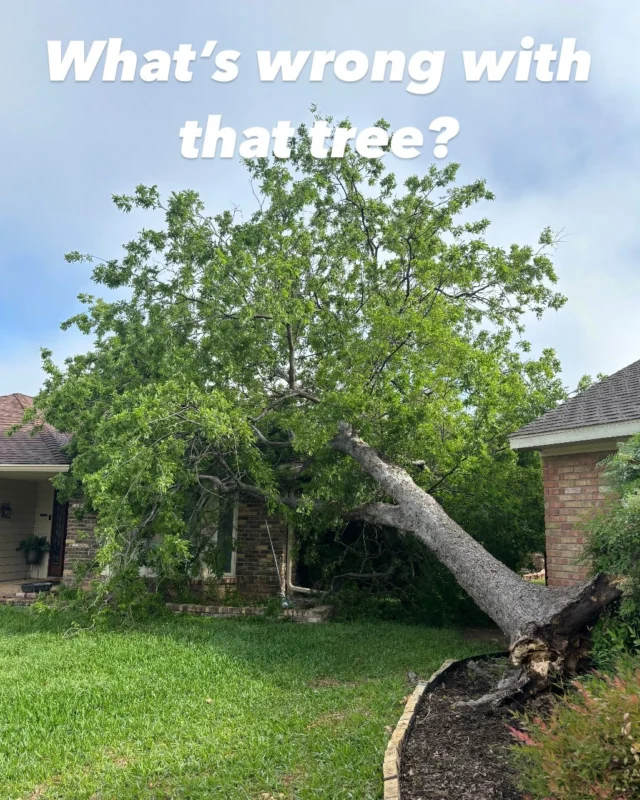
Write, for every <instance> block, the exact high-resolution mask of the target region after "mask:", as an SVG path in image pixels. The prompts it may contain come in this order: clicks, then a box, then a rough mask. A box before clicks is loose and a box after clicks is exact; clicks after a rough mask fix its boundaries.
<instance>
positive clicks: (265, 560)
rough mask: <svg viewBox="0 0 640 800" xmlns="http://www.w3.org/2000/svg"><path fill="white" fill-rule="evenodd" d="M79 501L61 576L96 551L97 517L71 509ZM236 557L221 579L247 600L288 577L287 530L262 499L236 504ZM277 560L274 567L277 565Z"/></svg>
mask: <svg viewBox="0 0 640 800" xmlns="http://www.w3.org/2000/svg"><path fill="white" fill-rule="evenodd" d="M78 506H79V503H78V502H75V503H70V507H69V518H68V522H67V537H66V547H65V556H64V577H65V578H70V577H72V576H73V575H74V572H77V570H78V567H80V566H85V565H86V564H90V563H91V562H93V560H94V559H95V556H96V553H97V551H98V541H97V539H96V536H95V527H96V523H97V518H96V517H95V516H94V515H93V514H86V515H84V516H83V517H82V518H80V519H78V517H77V516H76V515H75V514H74V513H73V512H74V511H75V510H77V508H78ZM235 525H236V531H235V557H234V560H233V571H232V574H230V575H226V576H225V577H224V578H222V579H221V580H220V585H221V586H226V587H229V586H232V587H235V588H236V589H237V590H238V593H239V594H240V596H241V597H243V598H246V599H248V600H255V599H261V598H265V597H275V596H277V595H278V594H279V593H280V591H281V587H282V586H283V585H285V582H286V580H287V556H288V548H289V531H288V528H287V524H286V522H285V521H284V520H283V519H282V518H281V517H275V516H272V515H269V514H267V512H266V508H265V505H264V503H262V502H260V501H257V500H253V499H251V500H244V501H242V500H241V501H240V502H238V504H237V511H236V523H235ZM276 561H277V565H278V566H277V568H276Z"/></svg>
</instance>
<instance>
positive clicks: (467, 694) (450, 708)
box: [401, 659, 523, 800]
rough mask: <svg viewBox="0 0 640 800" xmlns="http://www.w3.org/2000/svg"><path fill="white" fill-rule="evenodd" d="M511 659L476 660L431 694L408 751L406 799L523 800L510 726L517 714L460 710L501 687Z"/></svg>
mask: <svg viewBox="0 0 640 800" xmlns="http://www.w3.org/2000/svg"><path fill="white" fill-rule="evenodd" d="M506 667H507V662H506V660H505V659H492V660H485V661H478V662H473V663H472V664H471V665H470V666H467V665H465V666H461V667H459V668H458V669H456V670H455V671H453V672H452V673H450V674H449V675H448V676H447V677H446V678H445V680H444V682H443V683H442V684H440V686H438V687H437V688H436V689H434V691H433V692H432V693H430V694H428V695H426V696H425V698H424V702H423V704H422V706H421V708H420V710H419V712H418V715H417V717H416V720H415V724H414V728H413V730H412V732H411V734H410V735H409V738H408V741H407V742H406V744H405V746H404V748H403V752H402V775H401V791H402V800H453V799H454V798H455V800H485V798H486V800H522V798H523V795H522V794H521V793H520V792H519V791H518V789H517V788H516V782H517V775H516V772H515V769H514V767H513V763H512V755H511V746H512V745H513V743H514V739H513V737H512V735H511V734H510V733H509V731H508V729H507V725H513V726H514V727H516V725H515V724H514V722H515V720H514V717H513V710H512V709H508V708H502V709H499V710H498V711H496V712H494V713H492V714H487V713H486V712H485V711H480V710H476V709H473V708H456V707H454V705H455V703H458V702H460V701H464V700H471V699H474V698H477V697H480V696H481V695H483V694H485V693H486V692H488V691H490V690H491V689H493V688H495V685H496V683H497V682H498V680H499V679H500V676H501V675H502V674H503V673H504V671H505V669H506Z"/></svg>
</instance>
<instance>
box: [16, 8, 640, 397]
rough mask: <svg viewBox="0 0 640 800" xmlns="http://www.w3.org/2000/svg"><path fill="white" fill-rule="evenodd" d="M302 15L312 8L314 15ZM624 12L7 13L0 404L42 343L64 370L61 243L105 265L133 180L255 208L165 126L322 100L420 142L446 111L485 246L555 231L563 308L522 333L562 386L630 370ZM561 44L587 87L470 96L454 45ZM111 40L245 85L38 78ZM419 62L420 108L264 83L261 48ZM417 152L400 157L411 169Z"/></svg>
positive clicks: (637, 318) (345, 87)
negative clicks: (212, 50) (69, 49)
mask: <svg viewBox="0 0 640 800" xmlns="http://www.w3.org/2000/svg"><path fill="white" fill-rule="evenodd" d="M314 9H315V10H314ZM639 33H640V11H639V10H638V3H637V0H635V1H634V0H621V1H620V2H609V3H603V2H601V0H582V2H580V3H579V4H578V3H575V2H570V1H569V0H567V2H559V1H558V0H553V1H552V0H518V2H511V1H510V0H483V2H481V3H479V2H473V1H472V0H466V1H464V2H463V0H449V1H448V2H446V3H443V2H441V1H440V2H434V0H412V1H411V2H408V1H407V2H396V3H391V4H390V3H388V2H382V1H381V0H366V2H365V0H358V2H355V1H354V0H352V1H351V2H349V3H346V2H345V0H342V2H338V1H337V0H324V2H322V3H318V4H315V3H312V2H300V0H279V2H278V1H277V0H275V1H274V0H270V1H269V2H259V1H258V0H234V2H229V3H222V2H205V1H204V0H198V1H196V0H182V2H180V3H177V2H170V0H136V2H135V3H133V2H131V0H110V2H109V3H98V2H87V0H58V1H57V2H45V0H38V1H36V0H22V1H21V2H19V3H17V2H14V3H9V2H8V0H7V2H5V3H4V4H3V9H2V25H1V26H0V97H1V98H2V106H1V108H2V110H1V112H0V113H1V114H2V116H3V124H2V126H0V153H1V154H2V156H1V157H2V175H1V177H2V191H1V193H0V393H7V392H14V391H20V392H25V393H33V392H35V391H37V389H38V387H39V385H40V383H41V380H42V375H41V373H40V369H39V348H40V347H41V346H46V347H49V348H51V349H53V350H54V352H55V354H56V355H57V356H58V357H60V358H61V357H64V356H65V355H68V354H70V353H73V352H77V351H78V350H79V349H81V348H82V347H83V346H86V343H84V342H83V339H82V337H81V336H80V335H79V334H77V333H74V332H67V333H62V332H61V331H60V330H59V324H60V322H61V321H62V320H63V319H65V318H67V317H68V316H70V315H71V314H73V313H75V311H76V310H77V309H78V303H77V300H76V295H77V294H78V292H80V291H87V290H89V291H90V290H91V287H90V281H89V274H88V270H87V268H86V267H84V266H82V265H68V264H66V263H65V262H64V260H63V254H64V253H65V252H66V251H68V250H80V251H83V252H91V253H94V254H96V255H99V256H114V255H117V254H118V252H119V247H120V245H121V244H122V242H123V241H125V240H126V239H127V238H128V237H130V236H131V235H132V234H133V233H134V232H135V230H136V229H137V228H138V227H139V226H140V225H142V224H143V222H142V219H141V218H140V217H138V216H136V215H131V216H128V217H127V216H123V215H121V214H119V212H117V211H116V209H115V208H114V207H113V206H112V204H111V201H110V197H111V194H113V193H120V192H125V191H128V190H130V189H131V188H132V187H134V186H135V185H136V184H138V183H157V184H159V186H160V187H161V189H162V190H163V191H170V190H173V189H181V188H186V187H192V188H196V189H198V190H200V191H201V192H202V194H203V195H204V196H205V198H206V200H207V202H208V203H209V205H210V206H211V207H212V208H214V209H217V208H222V207H225V206H229V205H230V204H236V205H240V206H243V207H249V206H250V203H251V196H250V193H249V190H248V185H247V180H246V175H245V172H244V170H243V168H242V167H241V165H240V164H239V163H237V162H236V161H232V162H229V161H227V162H224V161H218V160H213V161H199V160H195V161H188V160H185V159H183V158H181V156H180V150H179V140H178V131H179V129H180V127H181V126H182V124H183V123H184V121H185V120H187V119H199V120H204V119H205V118H206V116H207V115H208V114H222V115H223V121H224V122H225V123H226V124H228V125H232V126H233V127H235V128H237V129H238V130H242V129H243V128H245V127H248V126H250V125H261V126H265V127H271V126H272V125H274V124H275V123H276V122H277V121H278V120H291V121H292V122H293V123H294V124H296V123H298V122H300V121H302V120H305V119H308V108H309V106H310V104H311V103H317V104H318V106H319V107H320V109H321V110H322V111H323V112H325V113H328V114H332V115H333V116H335V117H340V116H343V115H344V116H346V115H348V116H349V117H350V118H351V120H352V122H353V124H354V125H357V126H365V125H368V124H371V123H373V122H374V121H375V120H376V119H378V118H380V117H381V116H383V117H385V118H387V119H388V120H389V121H390V122H391V124H392V126H394V127H400V126H403V125H415V126H417V127H419V128H421V129H424V130H426V128H427V127H428V124H429V122H430V121H431V120H432V119H434V118H435V117H437V116H441V115H446V116H454V117H456V118H457V119H458V120H459V122H460V126H461V127H460V133H459V135H458V136H457V138H456V139H455V140H454V141H453V142H452V143H451V147H450V155H451V157H452V158H454V159H455V160H457V161H459V162H461V164H462V168H463V175H462V177H463V179H473V178H476V177H485V178H487V180H488V182H489V185H490V187H491V189H492V190H493V191H494V192H495V194H496V201H495V202H494V203H493V205H492V206H491V207H490V208H488V209H486V210H485V211H486V213H487V214H488V215H489V216H490V217H491V219H492V220H493V222H494V224H493V230H492V234H491V236H492V239H493V240H494V241H498V242H501V243H503V244H505V245H508V244H509V243H511V242H514V241H517V242H519V243H525V242H531V243H535V241H536V240H537V237H538V235H539V233H540V230H541V229H542V228H544V227H545V226H547V225H550V226H551V227H552V228H553V229H555V230H560V229H562V230H563V231H564V234H565V241H564V243H563V244H562V246H561V247H560V249H559V250H558V253H557V258H556V266H557V271H558V274H559V277H560V282H559V288H560V290H561V291H562V292H563V293H564V294H566V295H567V296H568V298H569V302H568V304H567V305H566V307H565V308H564V309H563V310H562V311H560V312H557V313H554V314H551V315H549V316H547V317H545V318H543V320H542V321H540V322H536V321H535V320H532V321H531V324H530V325H529V327H528V331H527V335H528V338H529V339H530V340H531V341H532V342H533V344H534V348H535V349H536V350H539V349H540V348H541V347H548V346H550V347H554V348H555V349H556V350H557V352H558V354H559V356H560V359H561V361H562V364H563V373H564V379H565V382H566V384H567V385H568V386H574V385H575V383H576V381H577V379H578V378H579V377H580V375H582V374H583V373H585V372H588V373H591V374H595V373H597V372H605V373H611V372H613V371H615V370H616V369H619V368H621V367H623V366H625V365H626V364H628V363H630V362H631V361H634V360H636V359H638V358H640V314H638V305H639V303H638V299H639V296H640V272H639V270H638V258H639V255H640V226H639V225H638V218H639V213H638V212H639V210H640V209H639V204H640V199H639V198H640V163H639V162H640V147H639V146H638V132H639V126H640V99H639V98H640V69H638V64H637V59H638V51H637V40H638V34H639ZM526 35H529V36H533V37H534V39H535V40H536V43H542V42H548V43H553V44H556V45H557V44H559V43H560V42H561V40H562V38H563V37H569V36H570V37H574V36H575V37H577V46H578V47H579V48H580V49H586V50H588V51H590V53H591V55H592V70H591V77H590V80H589V82H588V83H582V84H580V83H577V84H576V83H565V84H555V83H551V84H542V83H539V82H537V81H535V80H532V81H530V82H529V83H514V82H513V81H512V80H511V79H510V78H507V79H505V81H504V82H502V83H499V84H483V85H480V84H471V83H465V81H464V76H463V73H462V66H461V57H460V52H461V51H462V50H465V49H468V50H484V49H498V50H503V49H518V48H519V43H520V40H521V39H522V37H523V36H526ZM109 37H123V38H124V47H127V48H130V49H133V50H136V51H137V52H139V53H144V52H146V51H147V50H151V49H158V48H159V49H165V50H170V51H173V50H174V49H175V48H176V47H177V45H179V44H180V43H187V42H188V43H192V44H193V45H194V47H198V46H202V44H204V41H205V40H207V39H216V40H218V42H219V46H220V48H229V49H236V50H240V51H241V52H242V54H243V55H242V57H241V59H240V62H239V64H240V76H239V77H238V79H237V80H236V81H234V82H232V83H228V84H216V83H214V82H212V81H210V80H209V79H208V76H207V72H206V70H203V69H200V70H196V77H195V78H194V80H193V82H192V83H189V84H178V83H176V82H174V81H171V82H169V83H167V84H143V83H139V82H135V83H133V84H120V83H114V84H104V83H101V82H100V81H98V80H96V79H94V81H92V82H91V83H88V84H77V83H74V82H72V81H67V82H65V83H59V84H53V83H50V82H49V78H48V69H47V47H46V43H47V40H49V39H62V40H63V42H68V41H69V40H71V39H84V40H87V41H89V42H90V41H92V40H94V39H107V38H109ZM316 48H317V49H327V50H329V49H331V50H333V49H335V50H346V49H358V50H362V51H365V52H367V53H373V51H374V50H376V49H384V50H390V49H399V50H403V51H404V52H405V53H407V54H408V55H409V54H411V53H413V52H415V51H417V50H421V49H439V50H442V49H444V50H446V51H447V60H446V63H445V71H444V76H443V80H442V82H441V84H440V87H439V88H438V90H437V91H436V92H435V93H433V94H431V95H428V96H422V97H421V96H415V95H411V94H408V93H407V92H406V91H405V89H404V84H389V85H382V84H371V83H369V82H367V81H366V80H365V81H361V82H359V83H357V84H344V83H340V82H339V81H337V80H335V79H333V78H331V77H329V78H327V80H326V81H325V82H324V83H322V84H309V83H307V82H306V81H305V80H303V79H301V80H300V81H299V82H298V83H295V84H283V83H278V82H276V83H273V84H265V83H260V81H259V79H258V76H257V70H256V63H255V62H256V59H255V51H256V50H258V49H269V50H278V49H292V50H299V49H310V50H313V49H316ZM430 155H431V151H430V148H428V147H425V148H424V155H423V156H421V157H420V158H419V159H416V160H415V161H412V162H411V163H410V164H409V166H407V163H406V162H405V163H402V164H399V165H398V166H399V167H400V169H401V171H403V172H404V171H406V170H407V169H409V168H410V169H411V171H421V170H423V169H424V168H426V166H427V165H428V163H430V161H431V158H430Z"/></svg>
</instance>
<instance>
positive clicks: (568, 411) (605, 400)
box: [512, 361, 640, 438]
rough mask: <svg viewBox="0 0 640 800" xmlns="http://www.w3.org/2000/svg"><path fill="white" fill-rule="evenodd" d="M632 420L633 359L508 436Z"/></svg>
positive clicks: (636, 401)
mask: <svg viewBox="0 0 640 800" xmlns="http://www.w3.org/2000/svg"><path fill="white" fill-rule="evenodd" d="M635 420H640V361H634V363H633V364H629V366H628V367H625V368H624V369H621V370H620V371H619V372H616V373H614V374H613V375H610V376H609V377H608V378H606V379H605V380H603V381H602V382H601V383H594V384H593V385H592V386H590V387H589V388H588V389H586V390H585V391H584V392H581V393H580V394H578V395H576V396H575V397H572V398H571V399H570V400H567V401H566V402H564V403H561V404H560V405H559V406H557V407H556V408H552V409H551V410H550V411H547V413H546V414H543V415H542V416H541V417H538V419H534V420H533V422H529V423H528V424H527V425H524V426H523V427H522V428H520V429H519V430H517V431H516V432H515V433H513V434H512V437H514V438H520V437H521V436H536V435H539V434H542V433H556V432H558V431H565V430H571V429H573V428H584V427H586V426H589V425H607V424H608V423H612V422H632V421H635Z"/></svg>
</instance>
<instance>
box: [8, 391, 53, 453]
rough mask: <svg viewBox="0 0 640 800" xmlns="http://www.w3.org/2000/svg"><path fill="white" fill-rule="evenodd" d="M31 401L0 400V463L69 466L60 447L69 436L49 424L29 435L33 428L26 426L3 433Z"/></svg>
mask: <svg viewBox="0 0 640 800" xmlns="http://www.w3.org/2000/svg"><path fill="white" fill-rule="evenodd" d="M32 405H33V400H32V398H31V397H28V396H27V395H25V394H8V395H4V396H2V397H0V464H11V465H14V464H15V465H19V466H64V465H65V464H68V463H69V459H68V457H67V456H66V455H65V454H64V453H63V452H62V449H61V448H62V446H63V445H64V444H65V443H66V442H67V441H68V439H69V437H68V436H66V435H65V434H61V433H59V432H58V431H57V430H56V429H55V428H53V427H52V426H51V425H45V426H44V427H43V428H42V430H41V431H39V432H38V433H36V434H34V435H32V430H33V426H27V427H25V428H23V429H21V430H19V431H17V433H14V434H13V436H7V435H6V432H7V430H9V428H11V427H12V426H13V425H15V424H16V423H18V422H20V421H21V420H22V415H23V414H24V412H25V410H26V409H27V408H30V407H31V406H32Z"/></svg>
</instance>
